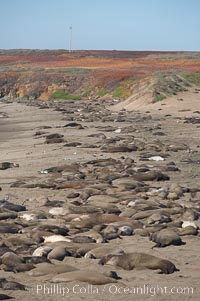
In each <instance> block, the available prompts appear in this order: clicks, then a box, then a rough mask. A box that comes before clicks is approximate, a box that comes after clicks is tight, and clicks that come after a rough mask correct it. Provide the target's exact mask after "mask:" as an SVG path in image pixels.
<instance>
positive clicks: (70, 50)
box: [69, 25, 72, 53]
mask: <svg viewBox="0 0 200 301" xmlns="http://www.w3.org/2000/svg"><path fill="white" fill-rule="evenodd" d="M69 30H70V37H69V52H70V53H71V52H72V25H71V26H70V28H69Z"/></svg>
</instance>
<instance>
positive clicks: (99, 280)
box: [52, 270, 117, 285]
mask: <svg viewBox="0 0 200 301" xmlns="http://www.w3.org/2000/svg"><path fill="white" fill-rule="evenodd" d="M72 281H81V282H87V283H89V284H93V285H103V284H107V283H116V282H117V280H116V279H114V278H111V277H108V276H106V275H104V274H102V273H99V272H98V271H88V270H87V271H85V270H83V271H74V272H69V273H63V274H60V275H57V276H55V277H53V279H52V282H56V283H57V282H72Z"/></svg>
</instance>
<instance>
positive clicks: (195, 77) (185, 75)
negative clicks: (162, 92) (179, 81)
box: [181, 72, 200, 86]
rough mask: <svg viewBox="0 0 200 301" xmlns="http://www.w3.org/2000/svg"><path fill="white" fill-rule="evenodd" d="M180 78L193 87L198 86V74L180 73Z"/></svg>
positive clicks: (199, 76)
mask: <svg viewBox="0 0 200 301" xmlns="http://www.w3.org/2000/svg"><path fill="white" fill-rule="evenodd" d="M181 76H182V77H183V78H184V79H186V80H187V81H188V82H190V83H191V84H193V85H196V86H200V73H199V72H182V73H181Z"/></svg>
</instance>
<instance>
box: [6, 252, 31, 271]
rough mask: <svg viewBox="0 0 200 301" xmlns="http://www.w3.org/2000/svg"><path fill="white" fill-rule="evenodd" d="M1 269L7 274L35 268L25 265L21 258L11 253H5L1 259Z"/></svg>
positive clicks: (28, 264)
mask: <svg viewBox="0 0 200 301" xmlns="http://www.w3.org/2000/svg"><path fill="white" fill-rule="evenodd" d="M1 263H2V269H3V270H4V271H8V272H14V273H20V272H25V271H29V270H31V269H33V268H34V267H35V266H34V265H33V264H30V263H25V261H24V259H23V258H20V257H19V256H18V255H16V254H15V253H12V252H6V253H5V254H4V255H3V256H2V257H1Z"/></svg>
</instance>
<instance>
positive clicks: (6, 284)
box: [0, 278, 25, 291]
mask: <svg viewBox="0 0 200 301" xmlns="http://www.w3.org/2000/svg"><path fill="white" fill-rule="evenodd" d="M0 288H1V289H3V290H20V291H25V286H24V285H23V284H21V283H18V282H15V281H9V280H7V279H5V278H0Z"/></svg>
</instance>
